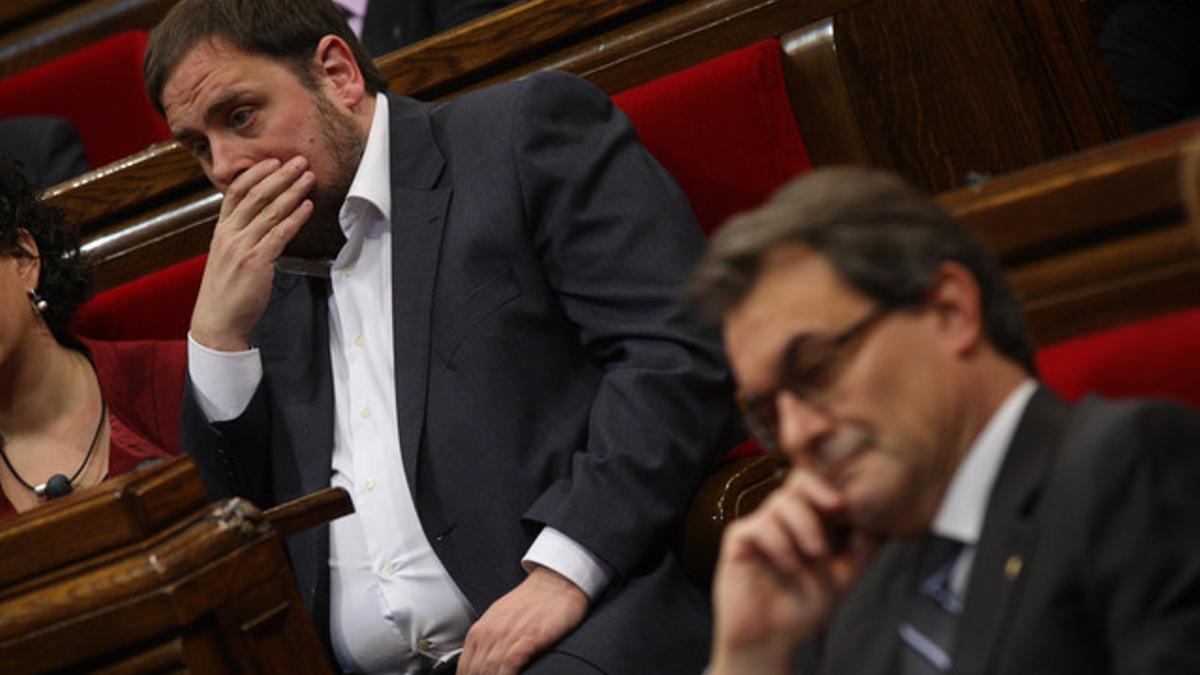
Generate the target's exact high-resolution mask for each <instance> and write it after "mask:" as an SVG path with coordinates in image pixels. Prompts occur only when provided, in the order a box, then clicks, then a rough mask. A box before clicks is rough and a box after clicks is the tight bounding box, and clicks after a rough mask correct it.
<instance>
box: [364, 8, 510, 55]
mask: <svg viewBox="0 0 1200 675" xmlns="http://www.w3.org/2000/svg"><path fill="white" fill-rule="evenodd" d="M512 3H513V0H370V2H368V3H367V13H366V16H364V17H363V30H362V42H363V44H364V45H365V46H366V47H367V51H368V52H370V53H371V55H372V56H376V57H378V56H383V55H384V54H387V53H389V52H393V51H395V50H397V49H399V48H401V47H404V46H406V45H410V44H412V43H414V42H419V41H420V40H423V39H425V38H427V37H429V36H431V35H435V34H437V33H440V32H442V31H444V30H447V29H449V28H453V27H454V26H457V25H459V24H462V23H466V22H468V21H470V20H471V19H475V18H477V17H481V16H483V15H484V14H490V13H491V12H493V11H495V10H497V9H500V8H501V7H504V6H506V5H511V4H512Z"/></svg>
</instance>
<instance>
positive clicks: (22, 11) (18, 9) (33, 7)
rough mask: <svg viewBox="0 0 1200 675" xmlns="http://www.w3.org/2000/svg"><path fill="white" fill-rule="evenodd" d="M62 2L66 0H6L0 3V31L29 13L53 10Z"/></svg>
mask: <svg viewBox="0 0 1200 675" xmlns="http://www.w3.org/2000/svg"><path fill="white" fill-rule="evenodd" d="M64 2H66V0H8V1H7V2H5V3H3V4H0V32H3V31H6V30H7V29H8V27H9V25H10V24H12V23H14V22H16V21H18V20H20V19H25V18H26V17H28V16H29V15H31V14H35V13H37V14H45V13H47V12H50V11H53V10H54V8H55V6H57V5H61V4H63V3H64Z"/></svg>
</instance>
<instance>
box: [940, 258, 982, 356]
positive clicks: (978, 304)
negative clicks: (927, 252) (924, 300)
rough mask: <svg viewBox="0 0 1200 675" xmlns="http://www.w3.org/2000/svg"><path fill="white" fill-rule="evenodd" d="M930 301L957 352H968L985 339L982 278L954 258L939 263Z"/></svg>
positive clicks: (948, 342)
mask: <svg viewBox="0 0 1200 675" xmlns="http://www.w3.org/2000/svg"><path fill="white" fill-rule="evenodd" d="M929 305H930V307H931V308H932V309H933V310H934V312H935V316H936V317H937V321H938V330H939V331H941V333H942V334H943V335H944V336H945V337H946V338H947V344H948V345H949V346H950V348H951V349H952V350H953V351H954V353H955V354H956V355H959V356H962V355H965V354H968V353H970V352H971V351H972V350H974V349H975V348H976V346H978V345H979V343H980V341H981V340H982V339H983V300H982V298H981V296H980V291H979V282H978V280H976V279H975V275H974V274H971V272H970V270H968V269H967V268H966V267H964V266H963V265H962V264H961V263H957V262H954V261H946V262H943V263H942V264H941V265H939V266H938V270H937V281H935V282H934V285H933V287H932V288H931V289H930V297H929Z"/></svg>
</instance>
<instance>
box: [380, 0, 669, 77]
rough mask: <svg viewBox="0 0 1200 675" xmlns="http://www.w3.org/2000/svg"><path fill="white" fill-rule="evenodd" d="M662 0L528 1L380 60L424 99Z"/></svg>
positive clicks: (382, 66) (506, 73) (502, 70)
mask: <svg viewBox="0 0 1200 675" xmlns="http://www.w3.org/2000/svg"><path fill="white" fill-rule="evenodd" d="M669 4H671V3H670V2H663V1H662V0H657V1H656V0H529V1H528V2H523V3H518V4H515V5H512V6H510V7H507V8H505V9H502V10H498V11H496V12H494V13H492V14H490V15H487V16H483V17H480V18H479V19H476V20H475V21H472V22H471V23H468V24H464V25H462V26H458V27H455V28H452V29H450V30H448V31H446V32H444V33H441V34H440V35H435V36H433V37H430V38H428V39H426V40H423V41H421V42H418V43H416V44H414V45H411V46H409V47H406V48H404V49H400V50H398V51H396V52H393V53H392V54H388V55H385V56H383V57H381V58H379V59H378V60H377V61H378V63H379V69H380V70H381V71H382V72H383V75H384V77H386V78H387V79H388V84H389V86H390V87H391V89H392V90H393V91H396V92H400V93H403V94H406V95H408V96H414V97H417V98H422V99H431V98H437V97H439V96H442V95H445V94H449V93H451V92H461V91H463V90H465V89H466V88H468V87H469V86H470V85H471V84H472V83H477V82H479V81H480V80H483V79H484V78H486V77H487V76H488V75H489V74H491V73H503V75H502V79H512V75H511V74H510V72H511V71H510V70H509V67H510V65H511V64H514V63H519V62H521V61H527V60H528V59H529V58H530V57H531V55H532V56H536V55H539V54H543V53H545V52H546V50H547V49H552V48H553V46H554V45H560V44H564V43H568V44H569V43H571V42H575V41H578V40H580V39H583V38H584V37H586V36H587V35H589V34H591V33H595V32H598V31H601V30H603V29H604V28H605V27H606V26H608V25H619V23H620V22H621V21H622V20H625V21H627V20H628V19H629V17H631V16H635V15H637V14H638V13H641V12H645V11H648V10H651V9H654V8H657V7H662V6H665V5H669Z"/></svg>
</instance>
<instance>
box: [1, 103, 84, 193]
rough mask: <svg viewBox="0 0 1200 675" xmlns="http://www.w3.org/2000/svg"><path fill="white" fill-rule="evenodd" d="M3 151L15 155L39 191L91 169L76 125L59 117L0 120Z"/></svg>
mask: <svg viewBox="0 0 1200 675" xmlns="http://www.w3.org/2000/svg"><path fill="white" fill-rule="evenodd" d="M0 152H4V153H7V154H9V155H10V156H12V157H13V158H14V159H15V160H16V161H17V162H18V163H19V164H20V165H21V169H22V170H23V171H24V172H25V176H27V177H28V178H29V181H30V182H31V183H32V184H33V186H34V188H36V189H38V190H44V189H46V188H48V187H50V186H51V185H57V184H59V183H61V182H63V181H65V180H67V179H69V178H74V177H75V176H78V175H79V174H81V173H85V172H87V170H88V163H87V157H86V156H85V155H84V151H83V141H82V140H80V139H79V134H78V133H77V132H76V131H75V127H73V126H71V123H70V122H68V121H67V120H64V119H60V118H57V117H13V118H10V119H6V120H0Z"/></svg>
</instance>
